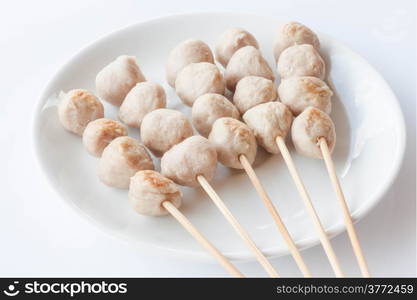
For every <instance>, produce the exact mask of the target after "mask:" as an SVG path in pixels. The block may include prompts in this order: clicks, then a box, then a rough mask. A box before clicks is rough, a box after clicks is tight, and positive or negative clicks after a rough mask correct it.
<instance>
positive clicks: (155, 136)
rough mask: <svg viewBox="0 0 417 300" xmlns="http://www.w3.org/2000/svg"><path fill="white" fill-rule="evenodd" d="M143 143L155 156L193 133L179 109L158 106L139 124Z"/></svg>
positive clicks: (188, 122)
mask: <svg viewBox="0 0 417 300" xmlns="http://www.w3.org/2000/svg"><path fill="white" fill-rule="evenodd" d="M140 135H141V139H142V142H143V144H144V145H145V146H146V147H147V148H148V149H149V150H151V151H152V153H153V154H155V155H156V156H159V157H160V156H162V155H163V154H164V153H165V152H166V151H168V150H169V149H170V148H171V147H172V146H174V145H176V144H178V143H180V142H182V141H183V140H184V139H186V138H188V137H189V136H192V135H193V128H192V126H191V123H190V121H188V119H187V117H186V116H185V115H184V114H183V113H182V112H180V111H177V110H173V109H168V108H159V109H156V110H154V111H151V112H150V113H148V114H147V115H146V116H145V117H144V118H143V121H142V124H141V126H140Z"/></svg>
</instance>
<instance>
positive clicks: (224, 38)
mask: <svg viewBox="0 0 417 300" xmlns="http://www.w3.org/2000/svg"><path fill="white" fill-rule="evenodd" d="M245 46H253V47H255V48H257V49H259V45H258V41H257V40H256V39H255V37H254V36H253V35H252V34H251V33H249V32H247V31H246V30H245V29H243V28H239V27H233V28H229V29H228V30H226V31H225V32H223V33H222V34H221V35H220V37H219V39H218V40H217V42H216V46H215V50H214V53H215V54H216V60H217V61H218V62H219V63H221V64H222V65H223V67H226V66H227V64H228V62H229V60H230V58H231V57H232V56H233V54H234V53H235V52H236V51H237V50H239V49H240V48H242V47H245Z"/></svg>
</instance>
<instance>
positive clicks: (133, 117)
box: [119, 81, 166, 128]
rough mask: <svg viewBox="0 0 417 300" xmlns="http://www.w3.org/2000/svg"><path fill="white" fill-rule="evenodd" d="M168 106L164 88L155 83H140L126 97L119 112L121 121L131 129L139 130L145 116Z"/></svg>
mask: <svg viewBox="0 0 417 300" xmlns="http://www.w3.org/2000/svg"><path fill="white" fill-rule="evenodd" d="M165 106H166V94H165V91H164V89H163V88H162V86H160V85H159V84H157V83H154V82H149V81H146V82H140V83H138V84H136V85H135V86H134V87H133V88H132V89H131V90H130V92H129V93H128V94H127V95H126V98H125V100H123V103H122V105H121V106H120V110H119V119H120V120H121V121H122V122H123V123H125V124H126V125H128V126H130V127H135V128H139V127H140V124H141V123H142V120H143V118H144V117H145V115H146V114H147V113H149V112H151V111H153V110H155V109H158V108H164V107H165Z"/></svg>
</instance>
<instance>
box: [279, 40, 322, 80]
mask: <svg viewBox="0 0 417 300" xmlns="http://www.w3.org/2000/svg"><path fill="white" fill-rule="evenodd" d="M277 72H278V74H279V75H280V76H281V79H286V78H289V77H293V76H313V77H317V78H320V79H324V77H325V75H326V67H325V64H324V61H323V59H322V58H321V56H320V54H319V53H318V52H317V50H316V49H314V47H313V46H311V45H308V44H304V45H295V46H291V47H289V48H287V49H285V50H284V51H282V53H281V55H280V56H279V58H278V64H277Z"/></svg>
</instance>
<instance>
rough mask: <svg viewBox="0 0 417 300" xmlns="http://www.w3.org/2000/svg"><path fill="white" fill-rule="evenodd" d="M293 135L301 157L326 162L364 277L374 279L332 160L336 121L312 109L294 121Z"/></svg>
mask: <svg viewBox="0 0 417 300" xmlns="http://www.w3.org/2000/svg"><path fill="white" fill-rule="evenodd" d="M292 135H293V140H294V145H295V146H296V149H297V151H298V152H299V153H300V154H302V155H305V156H310V157H314V158H322V159H324V162H325V165H326V168H327V172H328V173H329V177H330V181H331V183H332V185H333V189H334V190H335V193H336V197H337V199H338V201H339V204H340V206H341V209H342V212H343V217H344V221H345V225H346V229H347V232H348V235H349V238H350V242H351V244H352V247H353V252H354V253H355V256H356V259H357V261H358V264H359V267H360V269H361V272H362V275H363V276H364V277H370V274H369V270H368V266H367V263H366V260H365V257H364V255H363V252H362V249H361V246H360V243H359V239H358V236H357V234H356V230H355V227H354V226H353V222H352V218H351V215H350V212H349V207H348V205H347V203H346V199H345V196H344V194H343V191H342V188H341V186H340V182H339V179H338V176H337V174H336V169H335V166H334V163H333V159H332V157H331V153H332V151H333V148H334V145H335V141H336V133H335V129H334V124H333V122H332V120H331V119H330V117H329V116H328V115H327V114H326V113H324V112H322V111H320V110H319V109H316V108H309V109H307V110H305V111H304V112H303V113H301V114H300V115H299V116H298V117H297V118H296V119H295V120H294V125H293V130H292Z"/></svg>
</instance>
